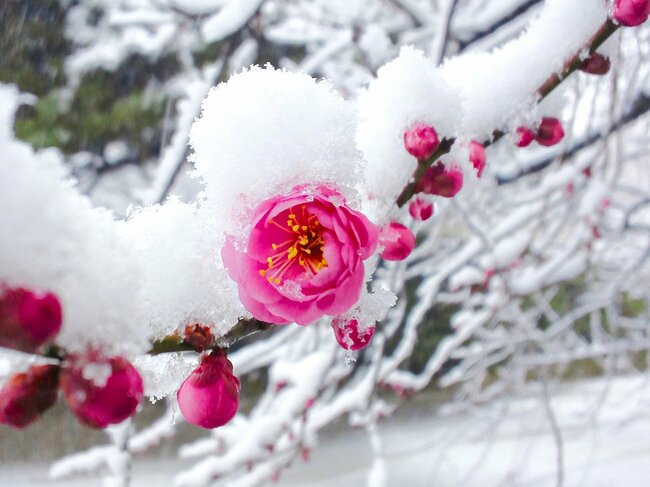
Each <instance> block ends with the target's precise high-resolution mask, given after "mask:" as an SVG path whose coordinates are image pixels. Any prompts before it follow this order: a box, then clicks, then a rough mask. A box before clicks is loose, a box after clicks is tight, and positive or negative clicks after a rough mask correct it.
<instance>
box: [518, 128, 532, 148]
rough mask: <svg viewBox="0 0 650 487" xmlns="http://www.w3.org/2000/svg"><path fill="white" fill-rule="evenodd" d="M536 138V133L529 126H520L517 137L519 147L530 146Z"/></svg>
mask: <svg viewBox="0 0 650 487" xmlns="http://www.w3.org/2000/svg"><path fill="white" fill-rule="evenodd" d="M533 140H535V133H534V132H533V131H532V130H530V129H529V128H528V127H519V128H518V129H517V135H516V139H515V145H516V146H517V147H528V146H529V145H530V144H531V143H532V141H533Z"/></svg>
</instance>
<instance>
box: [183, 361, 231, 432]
mask: <svg viewBox="0 0 650 487" xmlns="http://www.w3.org/2000/svg"><path fill="white" fill-rule="evenodd" d="M239 389H240V384H239V379H237V377H235V376H234V375H233V373H232V363H231V362H230V360H228V358H227V357H226V354H225V353H224V352H222V351H220V350H218V351H214V352H212V353H210V354H209V355H203V356H202V357H201V363H200V365H199V366H198V367H197V368H196V369H195V370H194V371H193V372H192V373H191V374H190V376H189V377H188V378H187V379H185V382H183V384H182V385H181V387H180V389H179V390H178V393H177V395H176V397H177V399H178V407H179V408H180V410H181V413H182V414H183V417H184V418H185V419H186V420H187V422H188V423H190V424H193V425H195V426H200V427H201V428H206V429H213V428H217V427H219V426H223V425H224V424H226V423H227V422H228V421H230V420H231V419H232V418H233V417H234V416H235V413H236V412H237V408H238V407H239Z"/></svg>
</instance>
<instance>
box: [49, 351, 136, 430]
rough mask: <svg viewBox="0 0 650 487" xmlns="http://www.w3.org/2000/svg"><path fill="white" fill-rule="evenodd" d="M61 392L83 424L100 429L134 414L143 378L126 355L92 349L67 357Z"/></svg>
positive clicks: (62, 375) (62, 373) (62, 374)
mask: <svg viewBox="0 0 650 487" xmlns="http://www.w3.org/2000/svg"><path fill="white" fill-rule="evenodd" d="M61 391H62V392H63V397H64V399H65V401H66V402H67V403H68V406H70V409H71V410H72V412H73V413H74V415H75V416H76V417H77V418H78V419H79V420H80V421H81V422H82V423H84V424H85V425H87V426H90V427H92V428H100V429H102V428H106V427H107V426H109V425H111V424H118V423H121V422H122V421H124V420H125V419H127V418H129V417H131V416H132V415H133V414H134V413H135V410H136V408H137V407H138V405H139V404H140V401H141V400H142V395H143V387H142V377H140V373H139V372H138V371H137V370H136V369H135V367H133V365H131V363H130V362H129V361H128V360H126V359H125V358H123V357H119V356H116V357H110V358H107V357H104V356H102V355H101V354H100V353H98V352H95V351H91V352H89V353H87V354H85V355H72V356H70V357H68V359H67V360H66V362H65V363H64V366H63V370H62V372H61Z"/></svg>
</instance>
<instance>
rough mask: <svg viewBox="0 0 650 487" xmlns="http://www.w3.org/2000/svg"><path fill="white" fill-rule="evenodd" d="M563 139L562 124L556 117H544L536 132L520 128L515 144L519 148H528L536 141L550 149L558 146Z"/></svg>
mask: <svg viewBox="0 0 650 487" xmlns="http://www.w3.org/2000/svg"><path fill="white" fill-rule="evenodd" d="M563 138H564V129H563V128H562V122H560V121H559V120H558V119H557V118H554V117H544V118H542V120H541V122H540V123H539V125H538V126H537V128H536V129H535V130H532V129H530V128H528V127H519V128H518V129H517V132H516V140H515V144H516V145H517V147H528V146H529V145H530V144H531V143H532V142H533V140H534V141H536V142H537V143H538V144H539V145H543V146H546V147H550V146H553V145H556V144H558V143H559V142H560V141H561V140H562V139H563Z"/></svg>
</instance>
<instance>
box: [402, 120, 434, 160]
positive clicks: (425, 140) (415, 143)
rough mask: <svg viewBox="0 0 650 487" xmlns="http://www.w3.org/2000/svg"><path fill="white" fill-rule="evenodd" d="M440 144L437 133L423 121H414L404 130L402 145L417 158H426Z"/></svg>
mask: <svg viewBox="0 0 650 487" xmlns="http://www.w3.org/2000/svg"><path fill="white" fill-rule="evenodd" d="M439 145H440V140H439V139H438V133H437V132H436V130H435V129H434V128H433V127H432V126H431V125H427V124H425V123H416V124H415V125H413V126H412V127H411V128H409V129H408V130H406V131H405V132H404V147H405V148H406V150H407V152H408V153H409V154H411V155H412V156H414V157H417V158H418V159H428V158H429V157H431V155H432V154H433V153H434V152H435V151H436V149H437V148H438V146H439Z"/></svg>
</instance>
